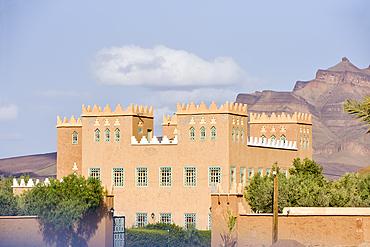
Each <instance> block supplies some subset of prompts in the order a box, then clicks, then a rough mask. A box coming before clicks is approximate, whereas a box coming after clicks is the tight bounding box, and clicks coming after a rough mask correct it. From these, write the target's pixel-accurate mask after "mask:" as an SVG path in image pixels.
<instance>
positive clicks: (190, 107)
mask: <svg viewBox="0 0 370 247" xmlns="http://www.w3.org/2000/svg"><path fill="white" fill-rule="evenodd" d="M209 113H234V114H237V115H247V104H242V103H233V102H231V103H229V101H226V104H224V105H221V106H220V107H217V105H216V103H215V102H214V101H212V104H211V105H210V106H209V108H207V106H206V104H204V102H202V103H201V104H200V105H194V102H191V104H187V105H185V104H182V105H181V104H180V103H177V114H178V115H180V114H209Z"/></svg>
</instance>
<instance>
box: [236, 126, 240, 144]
mask: <svg viewBox="0 0 370 247" xmlns="http://www.w3.org/2000/svg"><path fill="white" fill-rule="evenodd" d="M236 141H237V142H238V141H239V128H237V129H236Z"/></svg>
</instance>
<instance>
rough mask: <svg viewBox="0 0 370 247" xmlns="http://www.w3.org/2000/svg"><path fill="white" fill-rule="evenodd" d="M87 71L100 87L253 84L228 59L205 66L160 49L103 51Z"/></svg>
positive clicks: (193, 58) (197, 59)
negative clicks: (90, 70) (89, 71)
mask: <svg viewBox="0 0 370 247" xmlns="http://www.w3.org/2000/svg"><path fill="white" fill-rule="evenodd" d="M91 68H92V72H93V76H94V77H95V78H96V79H97V80H98V83H99V84H100V85H125V86H146V87H186V86H196V87H205V86H207V87H208V86H222V85H238V84H241V83H245V82H248V81H253V79H252V78H250V77H249V76H248V74H247V73H246V72H245V71H244V70H243V69H241V68H240V67H239V66H238V64H237V63H236V62H235V60H234V59H233V58H231V57H227V56H226V57H216V58H215V59H214V60H213V61H212V62H208V61H205V60H203V59H202V58H200V57H198V56H196V55H195V54H193V53H189V52H187V51H184V50H174V49H170V48H167V47H165V46H163V45H157V46H155V47H154V48H153V49H144V48H141V47H140V46H135V45H125V46H122V47H111V48H104V49H102V50H101V51H99V52H98V53H97V54H96V56H95V60H94V61H93V62H92V63H91Z"/></svg>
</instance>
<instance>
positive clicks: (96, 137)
mask: <svg viewBox="0 0 370 247" xmlns="http://www.w3.org/2000/svg"><path fill="white" fill-rule="evenodd" d="M94 141H95V142H100V130H99V129H96V130H95V132H94Z"/></svg>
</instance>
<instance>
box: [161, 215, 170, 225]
mask: <svg viewBox="0 0 370 247" xmlns="http://www.w3.org/2000/svg"><path fill="white" fill-rule="evenodd" d="M159 222H160V223H164V224H172V214H169V213H160V214H159Z"/></svg>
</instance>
